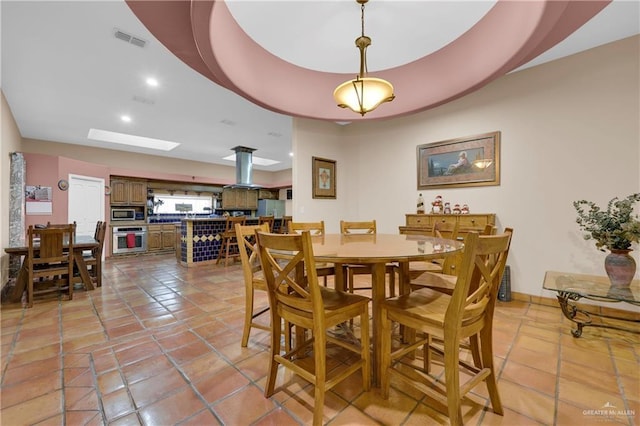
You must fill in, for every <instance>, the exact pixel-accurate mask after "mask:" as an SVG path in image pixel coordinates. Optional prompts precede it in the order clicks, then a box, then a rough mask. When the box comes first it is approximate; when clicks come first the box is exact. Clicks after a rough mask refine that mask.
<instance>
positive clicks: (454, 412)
mask: <svg viewBox="0 0 640 426" xmlns="http://www.w3.org/2000/svg"><path fill="white" fill-rule="evenodd" d="M459 351H460V342H459V341H458V340H457V339H456V338H450V337H448V336H446V335H445V337H444V375H445V386H446V389H447V409H448V411H449V422H450V424H451V425H452V426H462V408H461V406H460V404H461V401H460V371H459V370H458V369H459V366H458V360H459Z"/></svg>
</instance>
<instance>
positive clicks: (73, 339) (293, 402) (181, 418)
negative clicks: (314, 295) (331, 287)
mask: <svg viewBox="0 0 640 426" xmlns="http://www.w3.org/2000/svg"><path fill="white" fill-rule="evenodd" d="M358 279H363V280H364V279H366V277H364V276H362V277H358ZM103 282H104V284H103V286H102V288H99V289H97V290H94V291H90V292H85V291H83V290H78V291H76V292H75V293H74V299H73V301H66V300H64V301H63V300H60V301H58V300H55V299H49V300H42V301H37V302H36V303H35V305H34V307H33V308H32V309H23V308H22V307H21V306H20V305H18V304H16V305H3V306H2V311H1V315H2V321H1V324H2V340H1V343H2V347H1V357H2V388H1V392H2V393H1V396H2V405H1V407H2V411H1V412H0V415H1V422H0V423H1V424H2V425H23V424H41V425H85V424H86V425H104V424H109V425H138V424H141V425H142V424H143V425H175V424H179V425H216V424H224V425H233V426H237V425H306V424H310V422H311V418H312V407H311V404H312V403H313V389H312V387H310V386H309V385H308V384H307V383H306V382H304V381H303V380H301V379H299V378H295V377H291V376H290V375H288V374H285V373H283V372H281V373H280V374H279V383H280V384H281V385H282V386H280V387H279V391H278V392H277V393H276V394H275V395H274V396H273V397H272V398H270V399H265V398H264V397H263V395H262V391H263V386H264V382H265V373H266V367H267V362H268V361H267V360H268V335H267V333H266V332H262V331H260V330H254V331H253V332H252V338H251V340H250V342H249V347H248V348H241V347H240V337H241V331H242V321H243V311H244V305H243V303H244V290H243V284H242V274H241V270H240V266H239V264H236V265H234V266H229V267H227V268H225V267H222V266H216V265H212V266H206V267H198V268H184V267H181V266H178V265H176V262H175V259H174V258H173V257H171V256H156V257H135V258H127V259H119V260H115V261H111V260H109V261H107V262H106V264H105V267H104V281H103ZM258 304H263V305H266V299H264V298H260V301H259V302H258ZM494 330H495V333H494V334H495V337H494V339H495V348H494V352H495V356H496V358H497V367H498V372H499V382H498V385H499V389H500V393H501V398H502V402H503V405H504V407H505V413H504V416H498V415H496V414H494V413H493V412H492V411H491V409H490V408H489V407H490V406H489V403H488V400H487V398H486V397H487V395H486V388H485V387H484V385H481V386H479V387H477V388H476V390H475V391H474V393H473V394H471V395H470V396H469V398H468V399H467V400H466V402H465V405H464V410H463V412H464V416H465V422H466V423H467V424H473V425H497V424H501V425H584V424H602V423H611V424H623V425H634V424H640V380H639V378H640V375H639V371H640V367H639V361H640V337H638V335H634V334H629V333H621V332H616V331H611V330H605V329H597V328H586V329H585V332H584V334H583V337H581V338H579V339H575V338H573V337H571V335H570V333H569V331H570V323H569V322H568V321H567V320H566V319H564V318H563V316H562V314H561V312H560V310H559V309H558V308H556V307H551V306H542V305H536V304H530V303H524V302H515V301H514V302H509V303H500V302H499V306H498V308H497V312H496V314H495V326H494ZM360 386H361V381H360V379H359V377H357V375H354V376H352V377H351V378H349V379H347V381H346V382H344V383H343V384H341V385H339V386H338V387H337V388H335V389H334V390H333V391H331V392H330V394H329V395H328V397H327V400H326V404H325V411H324V413H325V422H327V423H328V424H332V425H344V424H350V425H356V424H357V425H369V424H371V425H375V424H383V425H418V424H419V425H428V424H441V423H446V421H447V418H446V417H445V416H444V415H442V414H439V413H438V412H437V411H435V410H434V409H433V408H431V407H429V405H427V401H426V400H425V398H424V397H423V396H421V395H420V394H417V393H415V392H412V391H408V390H406V389H404V388H403V387H402V386H396V387H394V388H392V392H391V396H390V399H389V400H386V401H385V400H383V399H381V398H380V396H379V393H378V392H377V391H376V390H372V391H369V392H362V391H361V390H360ZM612 406H613V407H615V408H613V407H612Z"/></svg>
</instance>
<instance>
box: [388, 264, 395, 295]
mask: <svg viewBox="0 0 640 426" xmlns="http://www.w3.org/2000/svg"><path fill="white" fill-rule="evenodd" d="M394 271H395V269H394V267H393V266H388V267H387V273H388V274H389V295H390V297H396V273H395V272H394Z"/></svg>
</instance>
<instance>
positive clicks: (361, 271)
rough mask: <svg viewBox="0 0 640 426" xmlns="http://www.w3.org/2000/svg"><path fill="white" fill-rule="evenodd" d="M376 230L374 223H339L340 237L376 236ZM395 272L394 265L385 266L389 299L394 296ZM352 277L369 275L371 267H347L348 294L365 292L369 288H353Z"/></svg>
mask: <svg viewBox="0 0 640 426" xmlns="http://www.w3.org/2000/svg"><path fill="white" fill-rule="evenodd" d="M377 232H378V228H377V225H376V221H375V219H374V220H370V221H359V222H353V221H345V220H341V221H340V233H341V234H342V235H376V234H377ZM396 271H397V267H396V265H395V264H392V263H390V264H387V265H386V266H385V273H386V274H387V275H388V276H389V294H390V295H391V297H393V296H395V295H396V279H395V277H396ZM354 275H371V266H368V265H347V285H348V291H349V293H353V292H354V291H355V290H367V289H369V290H370V289H371V287H357V288H355V287H354Z"/></svg>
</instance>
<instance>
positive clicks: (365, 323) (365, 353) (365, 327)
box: [360, 305, 371, 391]
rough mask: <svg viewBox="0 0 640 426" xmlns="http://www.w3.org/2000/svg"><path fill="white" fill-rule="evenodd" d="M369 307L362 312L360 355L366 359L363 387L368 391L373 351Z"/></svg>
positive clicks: (363, 371)
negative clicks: (370, 342) (371, 349)
mask: <svg viewBox="0 0 640 426" xmlns="http://www.w3.org/2000/svg"><path fill="white" fill-rule="evenodd" d="M369 341H370V338H369V307H368V306H367V305H365V307H364V308H363V310H362V314H360V347H361V349H362V352H361V354H360V356H361V357H362V359H363V360H364V365H363V366H362V389H363V390H365V391H368V390H369V389H370V388H371V352H370V351H369Z"/></svg>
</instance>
